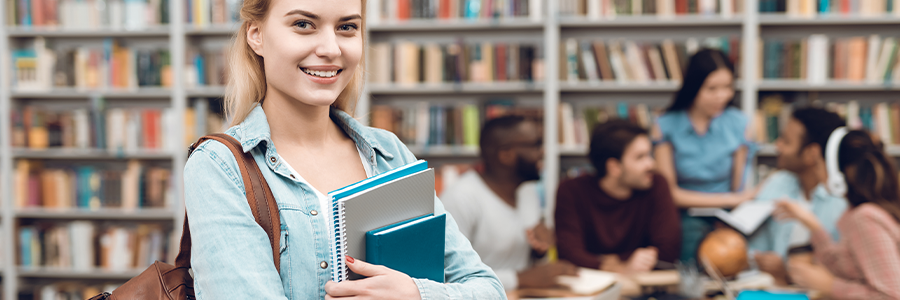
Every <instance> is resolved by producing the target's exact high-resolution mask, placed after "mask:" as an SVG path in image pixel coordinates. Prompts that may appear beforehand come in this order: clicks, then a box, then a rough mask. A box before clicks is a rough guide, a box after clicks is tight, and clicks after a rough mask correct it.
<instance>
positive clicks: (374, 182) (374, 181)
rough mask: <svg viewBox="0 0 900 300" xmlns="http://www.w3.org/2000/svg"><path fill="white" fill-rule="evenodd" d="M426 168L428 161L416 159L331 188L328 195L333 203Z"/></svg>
mask: <svg viewBox="0 0 900 300" xmlns="http://www.w3.org/2000/svg"><path fill="white" fill-rule="evenodd" d="M425 169H428V162H427V161H424V160H418V161H416V162H414V163H410V164H407V165H404V166H402V167H399V168H396V169H393V170H390V171H387V172H384V173H381V174H378V175H375V176H372V177H369V178H366V179H363V180H360V181H359V182H357V183H354V184H351V185H348V186H345V187H342V188H339V189H336V190H333V191H331V192H328V196H331V201H332V203H334V202H335V201H337V200H340V199H341V198H344V197H346V196H350V195H352V194H356V193H357V192H361V191H364V190H367V189H370V188H373V187H376V186H379V185H381V184H384V183H388V182H391V181H394V180H397V179H400V178H402V177H406V176H409V175H412V174H415V173H419V172H422V171H425Z"/></svg>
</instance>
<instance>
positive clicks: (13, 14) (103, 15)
mask: <svg viewBox="0 0 900 300" xmlns="http://www.w3.org/2000/svg"><path fill="white" fill-rule="evenodd" d="M5 2H6V3H4V5H6V13H7V15H6V20H7V25H9V26H15V25H19V26H24V27H31V26H35V27H58V28H65V29H89V28H90V29H97V28H108V29H114V30H115V29H126V30H140V29H144V28H147V27H150V26H153V25H160V24H168V23H169V0H6V1H5Z"/></svg>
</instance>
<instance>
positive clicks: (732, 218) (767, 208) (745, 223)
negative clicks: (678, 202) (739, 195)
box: [688, 201, 775, 235]
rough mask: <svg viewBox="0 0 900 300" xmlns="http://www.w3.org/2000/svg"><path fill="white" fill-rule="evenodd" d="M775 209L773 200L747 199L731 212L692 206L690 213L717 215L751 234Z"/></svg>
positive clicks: (694, 214)
mask: <svg viewBox="0 0 900 300" xmlns="http://www.w3.org/2000/svg"><path fill="white" fill-rule="evenodd" d="M774 210H775V202H772V201H747V202H744V203H741V205H738V206H737V207H735V208H734V209H732V210H731V212H728V211H725V210H724V209H721V208H691V209H689V210H688V214H689V215H691V216H694V217H717V218H719V219H720V220H722V221H723V222H725V223H727V224H728V225H731V227H734V229H737V230H738V231H740V232H741V233H743V234H745V235H751V234H753V232H754V231H756V229H757V228H759V226H760V225H762V223H763V222H765V221H766V219H768V218H769V216H770V215H772V211H774Z"/></svg>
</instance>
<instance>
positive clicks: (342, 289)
mask: <svg viewBox="0 0 900 300" xmlns="http://www.w3.org/2000/svg"><path fill="white" fill-rule="evenodd" d="M347 266H348V267H350V271H353V273H356V274H359V275H363V276H366V277H368V278H365V279H360V280H353V281H350V280H347V281H343V282H340V283H335V282H334V281H329V282H327V283H325V293H326V295H325V299H326V300H332V299H413V300H415V299H422V298H421V296H420V295H419V288H418V287H417V286H416V283H415V282H414V281H413V280H412V278H411V277H409V276H408V275H406V274H403V273H401V272H399V271H395V270H392V269H390V268H388V267H385V266H379V265H373V264H370V263H367V262H364V261H361V260H357V259H353V258H352V257H347Z"/></svg>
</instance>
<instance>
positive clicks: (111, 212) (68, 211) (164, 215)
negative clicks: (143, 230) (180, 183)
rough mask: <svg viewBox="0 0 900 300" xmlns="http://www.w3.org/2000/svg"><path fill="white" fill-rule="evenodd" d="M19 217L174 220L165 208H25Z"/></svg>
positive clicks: (172, 215) (19, 212) (171, 213)
mask: <svg viewBox="0 0 900 300" xmlns="http://www.w3.org/2000/svg"><path fill="white" fill-rule="evenodd" d="M16 218H19V219H60V220H75V219H78V220H173V219H175V215H174V213H173V211H172V210H170V209H165V208H139V209H131V210H126V209H119V208H101V209H95V210H89V209H77V208H60V209H52V208H23V209H20V210H18V211H16Z"/></svg>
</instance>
